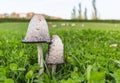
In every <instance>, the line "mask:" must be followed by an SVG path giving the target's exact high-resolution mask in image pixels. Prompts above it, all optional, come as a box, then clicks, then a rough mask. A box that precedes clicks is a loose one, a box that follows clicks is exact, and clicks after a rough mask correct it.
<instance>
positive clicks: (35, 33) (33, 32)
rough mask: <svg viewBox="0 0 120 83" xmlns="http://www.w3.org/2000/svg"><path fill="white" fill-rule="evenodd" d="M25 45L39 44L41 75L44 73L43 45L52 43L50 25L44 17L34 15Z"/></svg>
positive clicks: (24, 41)
mask: <svg viewBox="0 0 120 83" xmlns="http://www.w3.org/2000/svg"><path fill="white" fill-rule="evenodd" d="M22 42H23V43H38V64H39V66H40V68H41V69H40V71H39V75H41V74H42V73H43V72H44V64H43V61H44V60H43V52H42V43H50V36H49V31H48V25H47V22H46V20H45V19H44V17H43V16H42V15H37V14H36V15H34V16H33V17H32V19H31V21H30V23H29V26H28V30H27V33H26V36H25V38H24V40H22Z"/></svg>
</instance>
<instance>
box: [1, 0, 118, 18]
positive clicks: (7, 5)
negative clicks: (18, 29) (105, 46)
mask: <svg viewBox="0 0 120 83" xmlns="http://www.w3.org/2000/svg"><path fill="white" fill-rule="evenodd" d="M91 1H92V0H1V1H0V13H9V14H10V13H12V12H16V13H27V12H35V13H41V14H47V15H51V16H57V17H61V18H65V19H70V18H71V12H72V9H73V7H75V8H76V11H77V10H78V4H79V3H81V4H82V12H84V10H85V8H87V15H88V18H89V19H91V16H92V12H93V7H92V4H91ZM96 7H97V10H98V16H99V18H101V19H120V11H119V8H120V0H96Z"/></svg>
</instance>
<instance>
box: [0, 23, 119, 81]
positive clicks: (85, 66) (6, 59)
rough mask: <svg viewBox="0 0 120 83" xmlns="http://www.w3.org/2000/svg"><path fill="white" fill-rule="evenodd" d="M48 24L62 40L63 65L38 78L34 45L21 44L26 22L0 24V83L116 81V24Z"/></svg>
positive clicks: (117, 76)
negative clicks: (51, 72) (51, 73)
mask: <svg viewBox="0 0 120 83" xmlns="http://www.w3.org/2000/svg"><path fill="white" fill-rule="evenodd" d="M48 24H49V30H50V35H51V36H52V35H53V34H58V35H59V36H60V38H61V39H62V41H63V43H64V58H65V64H62V65H58V67H57V73H56V75H55V76H52V75H50V74H49V72H48V71H47V70H45V73H44V74H43V75H42V76H40V77H39V76H38V70H39V67H38V65H37V45H36V44H23V43H21V40H22V39H23V38H24V36H25V33H26V31H27V26H28V23H0V83H14V82H15V83H37V82H38V83H105V82H106V83H119V80H120V78H119V76H120V57H119V55H120V24H119V23H84V22H81V23H78V22H77V23H62V22H58V23H55V22H53V23H52V22H49V23H48ZM43 47H44V48H43V49H44V55H45V53H46V51H47V45H46V44H43Z"/></svg>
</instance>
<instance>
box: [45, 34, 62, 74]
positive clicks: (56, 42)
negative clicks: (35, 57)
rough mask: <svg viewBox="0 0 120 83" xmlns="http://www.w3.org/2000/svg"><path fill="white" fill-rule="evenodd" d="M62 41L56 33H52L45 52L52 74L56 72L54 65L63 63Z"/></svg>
mask: <svg viewBox="0 0 120 83" xmlns="http://www.w3.org/2000/svg"><path fill="white" fill-rule="evenodd" d="M63 55H64V52H63V43H62V41H61V39H60V37H59V36H58V35H53V36H52V39H51V43H50V45H49V51H48V53H47V54H46V63H47V64H48V65H49V66H50V67H51V70H52V74H55V73H56V65H57V64H62V63H64V56H63Z"/></svg>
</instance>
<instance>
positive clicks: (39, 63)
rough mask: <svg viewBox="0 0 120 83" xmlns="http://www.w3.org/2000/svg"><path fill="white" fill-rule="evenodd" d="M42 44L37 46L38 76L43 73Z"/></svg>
mask: <svg viewBox="0 0 120 83" xmlns="http://www.w3.org/2000/svg"><path fill="white" fill-rule="evenodd" d="M43 62H44V60H43V50H42V44H38V65H39V66H40V70H39V75H41V74H42V73H43V72H44V64H43Z"/></svg>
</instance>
